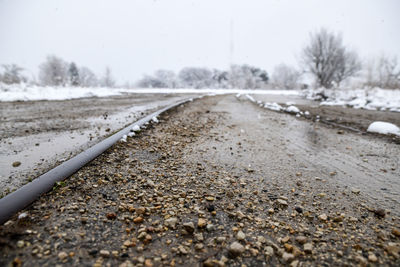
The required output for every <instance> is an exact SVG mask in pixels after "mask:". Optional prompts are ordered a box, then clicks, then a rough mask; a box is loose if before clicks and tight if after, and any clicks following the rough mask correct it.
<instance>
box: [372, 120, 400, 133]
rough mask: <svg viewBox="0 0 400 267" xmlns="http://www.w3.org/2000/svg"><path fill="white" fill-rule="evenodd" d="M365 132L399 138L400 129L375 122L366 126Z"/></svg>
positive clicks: (392, 125)
mask: <svg viewBox="0 0 400 267" xmlns="http://www.w3.org/2000/svg"><path fill="white" fill-rule="evenodd" d="M367 132H371V133H380V134H394V135H398V136H400V128H399V127H397V126H396V125H394V124H392V123H389V122H383V121H375V122H373V123H371V124H370V125H369V126H368V129H367Z"/></svg>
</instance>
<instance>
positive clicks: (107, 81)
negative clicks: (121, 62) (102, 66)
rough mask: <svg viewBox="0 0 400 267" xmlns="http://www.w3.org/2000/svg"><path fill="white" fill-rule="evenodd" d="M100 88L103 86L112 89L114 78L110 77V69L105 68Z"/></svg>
mask: <svg viewBox="0 0 400 267" xmlns="http://www.w3.org/2000/svg"><path fill="white" fill-rule="evenodd" d="M101 86H104V87H114V86H115V80H114V77H113V76H112V73H111V69H110V67H106V70H105V72H104V75H103V78H102V79H101Z"/></svg>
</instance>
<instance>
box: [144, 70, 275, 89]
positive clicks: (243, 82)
mask: <svg viewBox="0 0 400 267" xmlns="http://www.w3.org/2000/svg"><path fill="white" fill-rule="evenodd" d="M268 81H269V76H268V73H267V72H266V71H265V70H262V69H260V68H257V67H253V66H249V65H232V66H231V67H230V69H229V70H226V71H225V70H218V69H209V68H200V67H185V68H183V69H182V70H181V71H179V72H178V73H177V74H175V72H173V71H170V70H157V71H155V72H154V74H153V75H145V76H144V77H143V78H142V79H141V80H139V81H138V82H137V86H138V87H143V88H196V89H200V88H243V89H255V88H265V87H266V86H267V85H268Z"/></svg>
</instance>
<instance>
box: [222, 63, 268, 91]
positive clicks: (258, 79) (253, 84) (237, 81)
mask: <svg viewBox="0 0 400 267" xmlns="http://www.w3.org/2000/svg"><path fill="white" fill-rule="evenodd" d="M268 81H269V76H268V73H267V72H266V71H265V70H262V69H260V68H257V67H253V66H249V65H246V64H244V65H232V66H231V68H230V72H229V83H230V85H231V87H232V88H241V89H256V88H263V87H265V85H267V84H268Z"/></svg>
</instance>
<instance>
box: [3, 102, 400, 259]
mask: <svg viewBox="0 0 400 267" xmlns="http://www.w3.org/2000/svg"><path fill="white" fill-rule="evenodd" d="M158 121H159V123H157V124H155V123H154V124H149V125H148V126H147V129H142V131H140V132H139V133H137V135H136V136H134V137H128V139H127V142H126V143H118V144H116V145H115V146H113V147H112V148H111V149H109V150H108V151H107V152H106V153H104V154H103V155H101V156H100V157H99V158H97V159H96V160H94V161H93V162H92V163H90V164H89V165H88V166H86V167H84V168H83V169H81V170H80V171H78V172H77V173H76V174H74V175H73V176H71V177H70V178H69V179H68V180H66V181H65V183H64V184H62V185H60V186H58V187H57V188H55V189H54V190H53V191H52V192H49V193H48V194H46V195H44V196H42V197H41V198H40V199H39V200H37V201H36V202H34V203H33V204H32V205H31V206H30V207H28V208H27V209H26V210H24V211H22V212H24V213H26V216H22V217H21V218H20V219H18V214H17V215H15V217H13V218H12V220H10V221H8V222H6V223H5V224H4V225H2V226H0V244H1V246H0V265H1V266H7V265H9V264H13V265H17V266H18V265H20V264H25V265H32V266H45V265H47V266H55V265H61V266H71V265H74V266H89V265H90V266H160V265H170V266H197V265H199V264H202V265H203V266H242V265H243V264H244V265H246V266H260V265H262V264H263V263H265V264H266V265H274V266H279V265H289V264H290V265H291V266H309V265H332V266H342V265H357V264H361V265H367V264H369V263H372V264H376V265H392V266H395V265H399V264H400V238H399V235H400V232H399V229H400V227H399V218H398V217H397V216H396V209H388V208H385V209H384V212H383V214H384V216H382V212H380V211H379V212H377V211H378V210H379V209H383V208H382V207H381V206H380V205H379V204H377V203H376V202H375V200H374V199H373V198H371V197H370V196H369V195H366V194H364V190H361V191H360V192H359V193H358V194H354V193H352V192H351V188H352V187H350V186H348V185H346V184H343V183H342V180H340V179H338V177H339V176H340V175H341V173H340V172H339V170H337V169H332V168H331V166H330V165H326V166H325V167H321V166H320V165H314V164H312V163H310V162H309V161H308V160H307V159H308V158H309V155H308V154H307V153H310V152H307V153H306V152H304V153H293V152H294V151H298V149H299V148H297V147H293V144H292V143H291V142H290V136H285V135H280V132H279V131H283V132H288V130H289V127H292V126H290V125H291V124H295V125H296V123H304V124H306V123H308V122H305V121H302V122H297V119H296V118H295V117H294V116H290V115H287V114H279V113H273V112H270V111H267V110H261V109H259V108H257V107H256V106H254V105H252V104H250V103H247V102H240V101H238V100H236V99H235V98H234V97H233V96H217V97H207V98H203V99H201V100H198V101H195V102H193V103H190V104H187V105H185V106H183V107H179V108H177V109H176V110H174V111H170V112H168V113H167V114H164V115H162V116H160V117H158ZM331 131H332V129H329V128H326V129H325V128H322V127H321V132H323V133H325V134H326V133H328V132H331ZM332 132H333V134H334V136H335V137H336V136H340V138H345V137H346V138H351V140H352V145H353V146H354V145H356V142H358V141H357V140H359V139H360V138H371V140H370V141H371V142H375V141H374V139H372V137H370V136H367V137H360V136H352V134H351V133H344V134H342V135H337V134H336V131H332ZM268 140H269V141H268ZM341 142H344V140H341ZM379 142H384V141H382V140H381V141H379ZM346 145H348V144H346ZM326 146H329V148H328V149H330V150H331V151H334V149H337V150H338V149H340V146H337V144H336V143H335V144H333V145H332V146H331V145H330V144H326ZM293 148H294V149H295V150H294V151H293ZM301 149H304V148H301ZM345 151H346V150H345ZM395 152H396V153H397V152H398V150H396V151H395ZM349 153H351V151H350V152H349ZM387 153H390V151H387ZM332 160H336V159H335V158H333V159H332ZM387 162H388V161H387ZM362 164H364V163H362ZM385 164H388V163H385ZM378 167H379V168H381V167H383V166H378ZM334 171H335V172H337V174H335V175H330V172H334ZM351 175H353V176H355V175H362V173H356V172H352V173H351ZM317 178H318V179H317ZM149 181H151V182H150V183H149ZM211 205H212V208H211ZM299 207H301V211H300V209H299ZM397 208H398V205H397ZM271 211H272V212H271ZM336 218H341V219H340V220H339V219H336Z"/></svg>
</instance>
